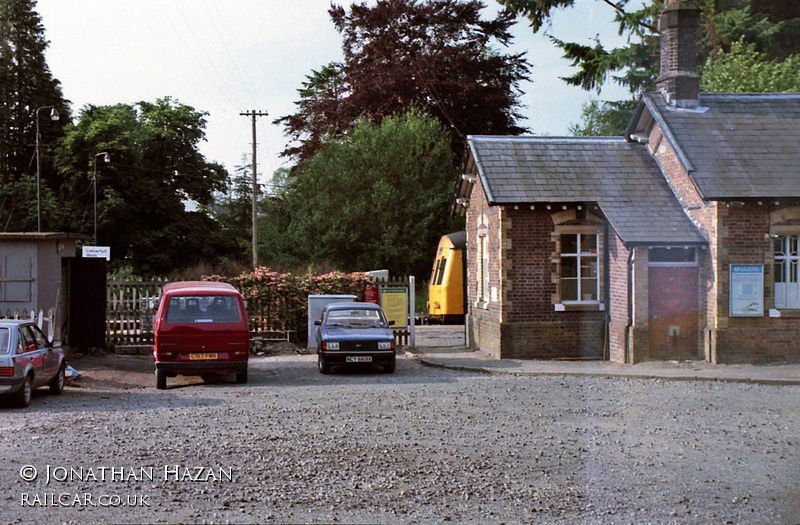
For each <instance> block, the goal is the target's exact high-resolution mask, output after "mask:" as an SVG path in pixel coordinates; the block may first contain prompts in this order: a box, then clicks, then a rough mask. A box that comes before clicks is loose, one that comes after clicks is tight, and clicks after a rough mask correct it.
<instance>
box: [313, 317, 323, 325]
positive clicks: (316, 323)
mask: <svg viewBox="0 0 800 525" xmlns="http://www.w3.org/2000/svg"><path fill="white" fill-rule="evenodd" d="M314 324H315V325H317V326H321V325H322V320H321V319H317V320H316V321H314Z"/></svg>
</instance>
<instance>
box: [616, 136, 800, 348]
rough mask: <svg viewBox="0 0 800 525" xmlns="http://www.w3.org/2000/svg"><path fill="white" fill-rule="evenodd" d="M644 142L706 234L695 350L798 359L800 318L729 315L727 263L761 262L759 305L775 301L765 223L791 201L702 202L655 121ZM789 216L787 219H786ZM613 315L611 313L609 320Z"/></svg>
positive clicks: (769, 224)
mask: <svg viewBox="0 0 800 525" xmlns="http://www.w3.org/2000/svg"><path fill="white" fill-rule="evenodd" d="M648 145H649V148H650V151H651V153H652V154H653V155H654V157H655V158H656V159H657V161H658V162H659V164H660V165H661V167H662V172H663V173H664V174H665V176H666V180H667V182H668V183H669V185H670V187H671V188H672V190H673V192H674V193H675V194H676V195H677V197H678V199H679V201H680V202H681V204H682V205H683V207H684V209H685V210H687V214H688V215H689V217H690V218H691V219H692V221H694V223H695V224H696V225H697V226H698V227H699V228H700V230H701V232H703V234H704V235H705V236H706V238H707V240H708V242H709V245H708V248H707V249H706V250H704V251H701V252H700V253H699V263H700V267H699V285H700V298H699V308H700V312H699V316H698V325H699V330H700V333H701V335H700V336H699V337H698V339H699V341H698V346H699V355H701V356H704V357H705V358H706V359H708V360H709V361H711V362H715V363H745V362H750V363H753V362H770V361H771V362H775V361H800V318H796V317H789V315H791V313H786V314H784V315H783V316H782V317H780V318H773V317H769V316H768V315H766V312H765V316H763V317H757V318H753V317H729V315H728V314H729V300H730V297H729V287H730V283H729V272H730V265H731V264H763V265H764V282H765V287H764V307H765V310H767V309H769V308H772V307H774V297H773V288H772V284H771V283H772V281H773V279H774V277H773V274H772V245H771V240H770V238H769V233H770V227H774V226H775V225H776V224H777V223H780V221H781V217H783V216H785V217H794V216H795V214H794V213H793V212H792V211H791V208H792V207H790V206H786V205H783V206H782V207H783V208H784V209H785V210H789V211H785V210H784V209H782V207H781V205H778V206H776V205H775V204H774V201H767V200H764V201H762V202H761V203H760V204H759V203H758V202H752V201H750V202H734V203H726V202H704V201H703V199H702V196H701V195H700V193H699V191H698V190H697V188H696V187H695V185H694V184H693V182H692V180H691V178H690V176H689V175H688V174H687V173H686V171H685V170H684V169H683V166H682V165H681V163H680V161H679V160H678V157H677V155H676V154H675V151H674V150H673V149H672V147H671V146H670V145H669V144H668V143H667V141H666V140H665V139H664V137H663V135H662V133H661V130H660V129H659V128H658V127H657V126H656V127H655V128H654V129H653V130H652V131H651V133H650V137H649V144H648ZM789 222H792V220H790V221H789ZM613 322H614V320H613V317H612V324H613Z"/></svg>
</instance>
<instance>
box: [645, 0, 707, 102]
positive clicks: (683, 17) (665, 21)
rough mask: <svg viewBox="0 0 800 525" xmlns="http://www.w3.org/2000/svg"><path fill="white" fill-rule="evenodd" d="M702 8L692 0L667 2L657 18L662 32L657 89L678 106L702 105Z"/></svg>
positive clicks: (671, 0)
mask: <svg viewBox="0 0 800 525" xmlns="http://www.w3.org/2000/svg"><path fill="white" fill-rule="evenodd" d="M699 27H700V9H699V8H698V7H697V6H696V5H695V4H694V2H693V1H692V0H666V4H665V7H664V10H663V11H662V12H661V16H660V17H659V19H658V29H659V31H660V32H661V72H660V73H661V74H660V75H659V76H658V78H657V79H656V86H657V88H658V91H660V92H661V93H662V94H663V95H664V96H665V97H666V99H667V102H668V103H669V104H671V105H673V106H678V107H696V106H697V105H698V104H699V101H698V95H699V94H700V75H699V74H697V72H696V69H697V29H698V28H699Z"/></svg>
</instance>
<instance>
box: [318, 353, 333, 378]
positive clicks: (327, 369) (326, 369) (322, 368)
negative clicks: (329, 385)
mask: <svg viewBox="0 0 800 525" xmlns="http://www.w3.org/2000/svg"><path fill="white" fill-rule="evenodd" d="M317 367H318V368H319V373H320V374H330V373H331V365H329V364H328V363H327V362H326V361H325V359H324V358H323V357H322V356H321V355H317Z"/></svg>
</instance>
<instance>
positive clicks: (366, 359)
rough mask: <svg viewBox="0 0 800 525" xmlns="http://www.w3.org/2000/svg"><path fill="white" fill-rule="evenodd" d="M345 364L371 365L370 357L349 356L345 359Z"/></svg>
mask: <svg viewBox="0 0 800 525" xmlns="http://www.w3.org/2000/svg"><path fill="white" fill-rule="evenodd" d="M345 362H347V363H371V362H372V356H371V355H349V356H347V357H345Z"/></svg>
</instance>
